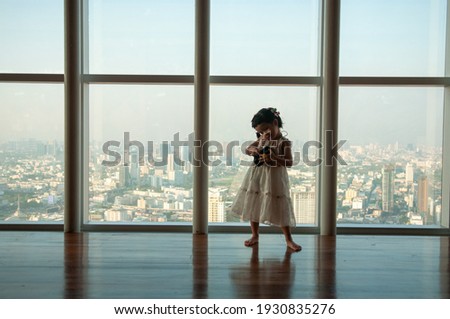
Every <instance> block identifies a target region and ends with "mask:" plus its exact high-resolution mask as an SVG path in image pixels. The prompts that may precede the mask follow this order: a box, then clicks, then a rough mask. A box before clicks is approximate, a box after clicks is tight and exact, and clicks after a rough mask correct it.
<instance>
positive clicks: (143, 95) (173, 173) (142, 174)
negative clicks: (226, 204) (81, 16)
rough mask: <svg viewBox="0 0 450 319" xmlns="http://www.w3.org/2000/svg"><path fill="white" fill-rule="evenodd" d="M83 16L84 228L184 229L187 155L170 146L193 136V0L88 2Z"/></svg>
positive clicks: (189, 187) (188, 195)
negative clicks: (160, 225) (142, 226)
mask: <svg viewBox="0 0 450 319" xmlns="http://www.w3.org/2000/svg"><path fill="white" fill-rule="evenodd" d="M87 16H88V19H87V21H85V28H86V30H88V32H87V38H85V39H84V41H85V44H86V46H85V50H86V52H85V57H87V61H84V68H85V70H84V71H85V73H87V74H88V75H87V76H86V77H85V79H86V82H85V83H86V85H85V94H86V97H85V100H86V101H87V103H86V104H85V105H84V107H85V108H86V109H87V113H88V114H89V115H88V118H89V129H88V130H89V168H88V172H89V182H88V184H89V185H88V187H89V192H88V193H89V202H88V206H89V207H88V209H87V210H88V212H87V214H85V216H84V217H85V218H84V221H85V223H91V224H95V223H103V224H105V223H115V224H117V223H122V224H123V223H136V224H137V223H139V224H149V223H172V222H188V223H192V218H193V217H192V206H193V204H192V196H193V182H192V159H191V156H190V155H191V154H190V153H189V151H190V149H189V147H187V146H180V147H177V145H176V144H175V145H174V143H177V141H180V143H182V144H183V142H184V141H188V140H189V138H190V137H192V136H191V134H192V133H193V130H194V129H193V119H194V115H193V111H194V89H193V85H192V84H193V83H192V82H193V80H191V79H189V76H191V77H192V76H193V73H194V1H193V0H192V1H182V0H176V1H162V0H161V1H140V0H133V1H103V0H92V1H89V2H88V7H87ZM97 76H100V77H101V81H100V83H98V82H97V80H96V79H97V78H96V77H97ZM173 76H175V77H173ZM162 78H164V80H163V82H161V79H162ZM180 78H182V79H183V80H182V82H180V80H179V79H180ZM186 79H187V81H186ZM105 82H106V83H105ZM130 82H131V83H130Z"/></svg>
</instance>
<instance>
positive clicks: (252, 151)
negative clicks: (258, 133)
mask: <svg viewBox="0 0 450 319" xmlns="http://www.w3.org/2000/svg"><path fill="white" fill-rule="evenodd" d="M258 144H259V139H257V140H256V141H254V142H253V143H252V144H250V145H249V146H247V147H246V148H245V154H247V155H250V156H253V155H256V154H258Z"/></svg>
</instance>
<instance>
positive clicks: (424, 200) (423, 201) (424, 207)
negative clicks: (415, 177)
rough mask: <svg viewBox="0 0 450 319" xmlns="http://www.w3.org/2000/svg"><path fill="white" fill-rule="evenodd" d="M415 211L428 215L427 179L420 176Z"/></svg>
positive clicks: (424, 176)
mask: <svg viewBox="0 0 450 319" xmlns="http://www.w3.org/2000/svg"><path fill="white" fill-rule="evenodd" d="M417 211H418V212H419V213H428V177H427V176H426V175H422V176H420V178H419V181H418V190H417Z"/></svg>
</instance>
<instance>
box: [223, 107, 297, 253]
mask: <svg viewBox="0 0 450 319" xmlns="http://www.w3.org/2000/svg"><path fill="white" fill-rule="evenodd" d="M282 126H283V122H282V120H281V118H280V113H279V112H277V109H276V108H271V107H269V108H263V109H261V110H259V112H258V113H256V114H255V115H254V116H253V119H252V127H253V128H254V129H255V130H256V136H257V137H258V139H257V140H256V141H254V142H253V143H252V144H250V146H248V147H247V148H246V154H247V155H250V156H253V157H254V158H255V160H254V163H253V164H252V165H251V166H250V168H249V169H248V171H247V173H246V175H245V177H244V180H243V182H242V185H241V187H240V188H239V190H238V193H237V195H236V198H235V199H234V202H233V204H232V206H231V211H232V212H235V213H237V214H239V215H241V216H242V219H243V220H250V226H251V229H252V237H251V238H250V239H248V240H246V241H245V242H244V244H245V246H253V245H255V244H257V243H258V240H259V223H260V222H261V223H264V224H268V225H275V226H279V227H280V228H281V230H282V232H283V234H284V237H285V239H286V244H287V246H288V247H289V248H291V249H292V250H294V251H300V250H301V249H302V248H301V246H300V245H298V244H296V243H295V242H294V241H293V239H292V235H291V230H290V227H291V226H292V227H295V225H296V223H295V216H294V213H293V208H292V202H291V197H290V195H289V176H288V174H287V170H286V167H291V166H292V162H293V160H292V151H291V142H290V141H289V140H288V139H287V138H286V137H284V136H282V134H281V131H280V128H281V127H282ZM262 150H264V152H263V151H262ZM268 150H270V151H268Z"/></svg>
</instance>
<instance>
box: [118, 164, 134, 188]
mask: <svg viewBox="0 0 450 319" xmlns="http://www.w3.org/2000/svg"><path fill="white" fill-rule="evenodd" d="M130 184H131V176H130V167H129V166H120V169H119V186H120V187H129V186H130Z"/></svg>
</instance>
